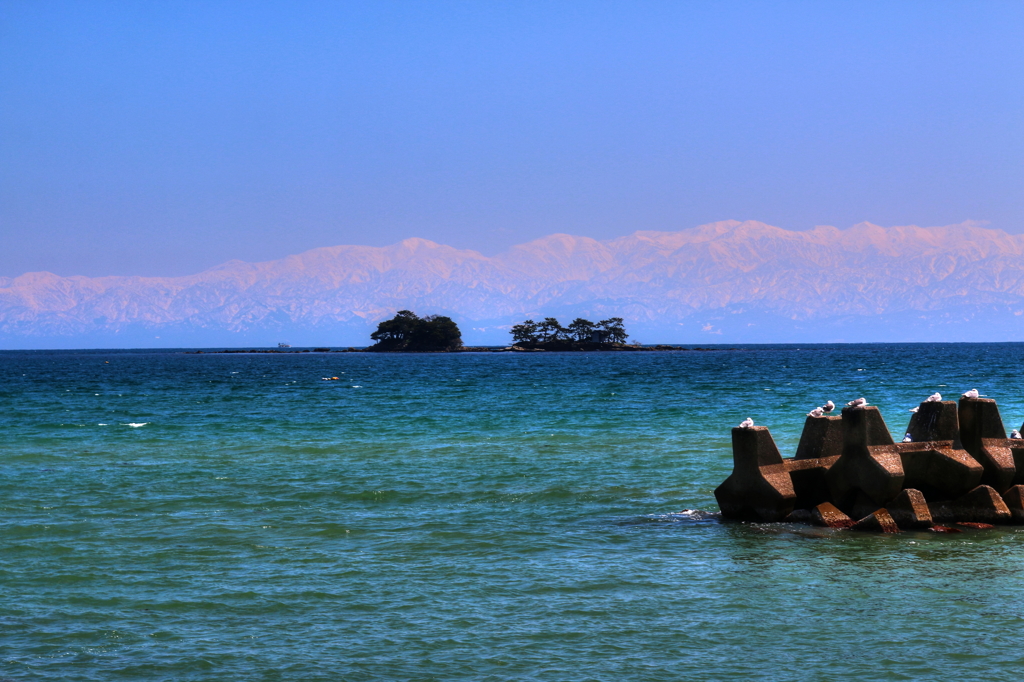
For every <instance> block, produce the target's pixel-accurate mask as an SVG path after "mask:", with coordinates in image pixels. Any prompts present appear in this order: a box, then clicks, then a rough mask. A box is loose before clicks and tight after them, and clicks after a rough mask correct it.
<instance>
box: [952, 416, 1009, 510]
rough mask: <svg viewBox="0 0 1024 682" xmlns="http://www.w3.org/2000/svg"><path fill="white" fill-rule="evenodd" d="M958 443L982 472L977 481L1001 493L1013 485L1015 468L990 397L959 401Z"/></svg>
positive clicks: (1003, 431)
mask: <svg viewBox="0 0 1024 682" xmlns="http://www.w3.org/2000/svg"><path fill="white" fill-rule="evenodd" d="M958 416H959V419H960V441H961V442H962V443H963V447H964V449H965V450H967V452H969V453H970V455H971V457H973V458H974V459H976V460H977V461H978V463H979V464H981V466H982V467H984V469H985V472H984V474H983V475H982V477H981V482H982V483H983V484H985V485H989V486H992V487H993V488H995V489H996V491H997V492H999V493H1004V492H1006V490H1007V489H1008V488H1009V487H1010V486H1011V485H1013V481H1014V478H1016V473H1017V469H1016V466H1015V465H1014V461H1013V452H1012V450H1011V444H1012V441H1011V440H1010V439H1008V438H1007V437H1006V429H1005V428H1003V419H1002V417H1000V416H999V408H998V407H997V406H996V401H995V400H992V399H991V398H960V406H959V410H958Z"/></svg>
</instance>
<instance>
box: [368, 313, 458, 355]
mask: <svg viewBox="0 0 1024 682" xmlns="http://www.w3.org/2000/svg"><path fill="white" fill-rule="evenodd" d="M370 338H371V339H372V340H374V341H376V343H375V344H374V345H372V346H370V350H373V351H383V352H397V351H453V350H458V349H459V348H462V333H461V332H460V331H459V325H457V324H455V321H454V320H452V318H450V317H445V316H443V315H428V316H426V317H419V316H418V315H417V314H416V313H414V312H412V311H411V310H399V311H398V313H397V314H396V315H395V316H394V317H393V318H391V319H390V320H384V321H383V322H381V323H380V324H378V325H377V331H375V332H373V333H372V334H370Z"/></svg>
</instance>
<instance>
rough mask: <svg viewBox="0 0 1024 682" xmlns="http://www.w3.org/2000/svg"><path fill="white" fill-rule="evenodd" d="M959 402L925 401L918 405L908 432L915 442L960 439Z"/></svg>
mask: <svg viewBox="0 0 1024 682" xmlns="http://www.w3.org/2000/svg"><path fill="white" fill-rule="evenodd" d="M957 412H958V409H957V404H956V402H955V401H953V400H943V401H941V402H934V403H929V402H923V403H921V404H920V405H918V408H917V412H915V413H914V414H913V415H911V417H910V424H908V425H907V431H906V432H907V433H909V434H910V438H911V440H913V442H915V443H921V442H925V441H930V440H949V441H953V442H954V443H956V447H958V448H959V447H961V446H960V445H959V441H960V420H959V416H958V414H957Z"/></svg>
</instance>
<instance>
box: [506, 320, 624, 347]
mask: <svg viewBox="0 0 1024 682" xmlns="http://www.w3.org/2000/svg"><path fill="white" fill-rule="evenodd" d="M628 338H629V334H627V333H626V327H625V325H624V324H623V320H622V318H621V317H610V318H608V319H607V320H601V321H600V322H591V321H590V320H585V319H583V318H582V317H577V318H576V319H575V320H573V321H572V322H571V323H570V324H569V326H568V327H563V326H562V324H561V323H560V322H559V321H558V320H557V319H556V318H554V317H545V318H544V319H543V320H542V321H541V322H534V321H533V320H526V321H525V322H523V323H521V324H517V325H515V326H513V327H512V348H513V349H520V350H555V351H588V350H627V349H629V350H633V349H634V348H635V346H627V345H626V339H628Z"/></svg>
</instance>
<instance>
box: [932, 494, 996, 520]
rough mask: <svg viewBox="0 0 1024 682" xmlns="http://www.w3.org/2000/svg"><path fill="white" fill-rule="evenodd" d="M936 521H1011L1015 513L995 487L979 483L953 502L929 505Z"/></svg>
mask: <svg viewBox="0 0 1024 682" xmlns="http://www.w3.org/2000/svg"><path fill="white" fill-rule="evenodd" d="M928 509H929V511H931V513H932V520H933V521H935V522H936V523H955V522H957V521H966V522H968V523H1010V522H1011V521H1012V520H1013V515H1012V514H1011V513H1010V509H1009V508H1008V507H1007V506H1006V503H1005V502H1004V501H1003V498H1002V497H1000V495H999V493H998V492H996V490H995V488H993V487H992V486H988V485H979V486H978V487H977V488H975V489H974V490H972V491H971V492H969V493H967V494H966V495H964V496H963V497H960V498H957V499H955V500H953V501H952V502H937V503H934V504H929V505H928Z"/></svg>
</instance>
